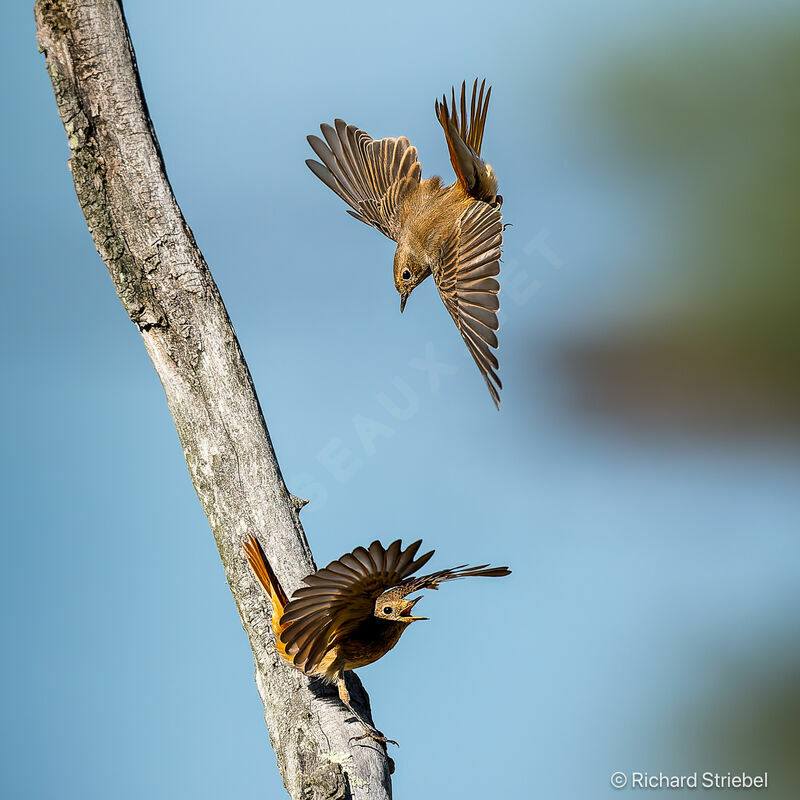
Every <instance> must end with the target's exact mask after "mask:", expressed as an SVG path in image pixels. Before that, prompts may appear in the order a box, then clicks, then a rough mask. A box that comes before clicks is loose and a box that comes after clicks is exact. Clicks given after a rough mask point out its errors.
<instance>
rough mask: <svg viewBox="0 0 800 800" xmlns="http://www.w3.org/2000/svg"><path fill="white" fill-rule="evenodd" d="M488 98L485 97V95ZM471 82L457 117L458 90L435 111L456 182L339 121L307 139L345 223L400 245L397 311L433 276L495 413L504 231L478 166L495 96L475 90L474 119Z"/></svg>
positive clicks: (315, 167) (487, 174)
mask: <svg viewBox="0 0 800 800" xmlns="http://www.w3.org/2000/svg"><path fill="white" fill-rule="evenodd" d="M484 90H485V91H484ZM466 91H467V89H466V82H465V83H462V84H461V98H460V113H459V109H458V107H457V105H456V93H455V88H453V90H452V92H451V103H450V106H448V103H447V98H446V97H445V96H444V95H443V96H442V100H441V102H439V101H438V100H437V101H436V103H435V105H434V109H435V112H436V118H437V119H438V120H439V123H440V124H441V126H442V128H443V129H444V137H445V140H446V141H447V149H448V151H449V153H450V162H451V163H452V165H453V169H454V170H455V173H456V180H455V181H454V182H453V183H451V184H450V185H449V186H445V185H444V183H443V181H442V179H441V178H440V177H439V176H438V175H434V176H433V177H431V178H427V179H426V180H423V179H422V167H421V166H420V163H419V161H418V160H417V148H416V147H412V146H411V144H410V143H409V141H408V139H407V138H406V137H405V136H400V137H398V138H386V139H373V138H372V137H371V136H369V134H367V133H365V132H364V131H362V130H360V129H359V128H356V127H355V125H348V124H347V123H345V122H344V121H343V120H341V119H337V120H335V121H334V124H333V126H331V125H328V124H323V125H321V126H320V130H321V131H322V136H323V139H320V138H319V136H309V137H308V142H309V144H310V145H311V149H312V150H313V151H314V153H315V154H316V155H317V157H318V158H319V159H320V161H321V162H322V163H320V161H315V160H314V159H308V160H307V161H306V164H308V166H309V168H310V169H311V171H312V172H313V173H314V174H315V175H316V176H317V177H318V178H319V179H320V180H321V181H322V182H323V183H324V184H325V185H326V186H328V187H329V188H330V189H332V190H333V191H334V192H336V194H338V195H339V197H341V198H342V200H344V201H345V203H347V204H348V205H349V206H350V209H348V212H347V213H348V214H351V215H352V216H354V217H355V218H356V219H358V220H361V222H365V223H366V224H367V225H371V226H372V227H374V228H377V229H378V230H379V231H380V232H381V233H383V234H385V235H386V236H388V237H389V238H390V239H393V240H394V241H395V242H397V250H396V251H395V255H394V285H395V288H396V289H397V291H398V293H399V294H400V311H401V312H402V311H403V309H404V308H405V305H406V301H407V300H408V297H409V295H410V294H411V292H412V291H413V290H414V289H415V288H416V287H417V286H418V285H419V284H420V283H422V281H424V280H425V278H427V277H428V275H433V280H434V282H435V283H436V288H437V289H438V290H439V294H440V295H441V298H442V301H443V302H444V305H445V308H447V310H448V311H449V312H450V316H451V317H452V318H453V321H454V322H455V324H456V327H457V328H458V330H459V332H460V333H461V336H462V337H463V338H464V341H465V342H466V345H467V347H468V348H469V351H470V353H471V354H472V357H473V358H474V359H475V363H476V364H477V365H478V369H480V371H481V375H483V378H484V380H485V381H486V385H487V386H488V387H489V393H490V394H491V396H492V400H493V401H494V404H495V406H497V407H498V408H499V407H500V392H499V390H500V389H501V388H502V383H501V382H500V378H499V377H498V375H497V369H498V362H497V357H496V356H495V354H494V352H493V351H492V348H496V347H497V334H496V333H495V331H496V330H497V327H498V323H497V311H498V309H499V308H500V303H499V301H498V298H497V293H498V291H499V290H500V285H499V283H498V282H497V280H496V277H497V276H498V275H499V274H500V253H501V246H502V243H503V222H502V219H503V218H502V214H501V213H500V206H501V205H502V202H503V198H502V197H501V196H500V195H499V194H497V177H496V176H495V173H494V170H493V169H492V167H491V166H490V165H489V164H487V163H486V162H485V161H483V160H482V159H481V145H482V144H483V128H484V125H485V124H486V112H487V110H488V107H489V97H490V95H491V93H492V89H491V87H489V88H488V89H486V81H485V80H484V81H482V82H481V85H480V90H478V81H477V79H476V80H475V83H474V84H473V86H472V96H471V99H470V104H469V114H467V97H466Z"/></svg>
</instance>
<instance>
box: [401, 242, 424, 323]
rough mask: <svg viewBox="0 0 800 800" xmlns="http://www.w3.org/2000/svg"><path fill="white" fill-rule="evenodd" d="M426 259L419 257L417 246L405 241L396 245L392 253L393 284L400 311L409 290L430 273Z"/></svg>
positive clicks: (404, 305) (409, 292) (403, 306)
mask: <svg viewBox="0 0 800 800" xmlns="http://www.w3.org/2000/svg"><path fill="white" fill-rule="evenodd" d="M430 273H431V269H430V266H429V265H428V263H427V259H425V258H424V257H420V255H419V253H418V248H415V247H412V246H411V245H409V244H408V243H406V242H401V243H400V244H398V245H397V250H396V251H395V254H394V286H395V289H397V293H398V294H399V295H400V313H401V314H402V313H403V309H404V308H405V307H406V301H407V300H408V296H409V295H410V294H411V292H412V291H413V290H414V289H415V288H416V287H417V286H418V285H419V284H420V283H421V282H422V281H423V280H424V279H425V278H427V277H428V275H430Z"/></svg>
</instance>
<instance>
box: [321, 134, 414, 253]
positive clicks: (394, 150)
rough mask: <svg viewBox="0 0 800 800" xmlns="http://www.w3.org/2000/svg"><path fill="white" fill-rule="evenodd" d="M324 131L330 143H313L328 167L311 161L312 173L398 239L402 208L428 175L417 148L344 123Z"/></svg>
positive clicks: (358, 215)
mask: <svg viewBox="0 0 800 800" xmlns="http://www.w3.org/2000/svg"><path fill="white" fill-rule="evenodd" d="M320 130H321V131H322V135H323V136H324V137H325V140H324V141H323V140H322V139H320V138H319V136H309V137H308V143H309V144H310V145H311V149H312V150H313V151H314V153H315V154H316V155H317V157H318V158H319V159H320V161H322V163H321V164H320V162H319V161H314V159H313V158H309V159H307V160H306V164H307V165H308V167H309V169H310V170H311V171H312V172H313V173H314V174H315V175H316V176H317V177H318V178H319V179H320V180H321V181H322V182H323V183H324V184H325V185H326V186H327V187H328V188H330V189H332V190H333V191H334V192H336V194H338V195H339V197H341V198H342V200H344V201H345V203H347V204H348V205H349V206H350V208H352V209H353V210H352V211H348V212H347V213H348V214H351V215H352V216H354V217H355V218H356V219H359V220H361V221H362V222H366V223H367V225H372V226H373V227H374V228H377V229H378V230H379V231H380V232H381V233H383V234H385V235H386V236H388V237H389V238H390V239H394V240H395V241H397V238H398V236H399V234H400V230H401V229H400V225H399V220H398V216H397V208H398V204H399V202H400V200H401V199H402V197H403V196H404V195H405V193H406V192H408V191H410V190H412V189H413V188H414V187H415V186H417V185H418V184H419V182H420V178H421V177H422V167H421V166H420V163H419V161H418V160H417V148H416V147H412V146H411V144H410V143H409V141H408V139H406V137H405V136H400V137H399V138H396V139H395V138H387V139H378V140H375V139H373V138H372V137H371V136H370V135H369V134H367V133H365V132H364V131H362V130H360V129H359V128H356V127H355V125H347V124H346V123H345V122H344V120H341V119H337V120H334V124H333V127H331V126H330V125H328V124H323V125H320Z"/></svg>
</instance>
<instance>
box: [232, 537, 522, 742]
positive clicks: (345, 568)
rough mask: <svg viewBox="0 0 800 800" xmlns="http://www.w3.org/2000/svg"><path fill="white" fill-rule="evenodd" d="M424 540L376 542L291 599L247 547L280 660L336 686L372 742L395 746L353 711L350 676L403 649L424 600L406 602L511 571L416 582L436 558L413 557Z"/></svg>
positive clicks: (255, 548)
mask: <svg viewBox="0 0 800 800" xmlns="http://www.w3.org/2000/svg"><path fill="white" fill-rule="evenodd" d="M421 544H422V541H421V540H420V541H416V542H414V543H413V544H411V545H409V546H408V547H407V548H406V549H405V550H403V549H402V545H401V542H400V540H399V539H398V540H397V541H395V542H392V543H391V544H390V545H389V547H386V548H384V546H383V545H382V544H381V543H380V542H377V541H376V542H373V543H372V544H371V545H370V546H369V548H364V547H357V548H356V549H355V550H353V552H352V553H345V555H343V556H342V557H341V558H339V559H337V560H336V561H331V563H330V564H328V566H327V567H325V568H323V569H318V570H317V571H316V572H314V573H313V574H311V575H309V576H308V577H306V578H304V579H303V580H304V583H305V584H306V585H305V586H303V587H301V588H300V589H298V590H297V591H296V592H295V593H294V594H293V595H292V599H291V600H289V599H288V598H287V596H286V593H285V592H284V591H283V589H282V588H281V585H280V583H279V581H278V579H277V577H276V576H275V573H274V572H273V570H272V567H271V566H270V564H269V561H267V558H266V556H265V555H264V551H263V550H262V549H261V545H260V544H259V542H258V540H257V539H256V538H255V536H253V535H252V534H251V535H250V536H249V537H248V539H247V541H246V542H245V543H244V545H243V549H244V553H245V555H246V556H247V560H248V561H249V562H250V566H251V567H252V569H253V572H254V573H255V576H256V578H257V579H258V581H259V583H260V584H261V586H262V587H263V589H264V591H265V592H266V593H267V595H268V596H269V598H270V599H271V601H272V630H273V632H274V634H275V639H276V643H275V647H276V649H277V651H278V654H279V655H280V656H281V657H282V658H283V659H285V660H286V661H288V662H289V663H290V664H291V665H292V666H293V667H295V668H297V669H299V670H300V671H301V672H304V673H305V674H306V675H309V676H311V677H314V678H320V679H321V680H323V681H325V682H326V683H331V684H333V683H335V684H336V686H337V688H338V690H339V697H340V698H341V701H342V702H343V703H344V705H345V706H346V707H347V709H348V711H350V713H351V714H353V716H354V717H356V719H357V720H358V721H359V722H360V723H361V724H362V725H363V726H364V729H365V731H366V733H365V734H364V735H363V736H359V737H357V738H358V739H364V738H367V737H368V738H370V739H375V740H376V741H380V742H391V743H392V744H397V742H395V741H393V740H392V739H387V738H386V737H385V736H384V735H383V734H382V733H381V732H380V731H378V730H376V729H375V728H374V727H372V725H370V724H369V723H368V722H366V720H364V719H362V717H361V716H360V715H359V714H358V713H357V712H356V711H355V710H354V709H353V707H352V706H351V705H350V694H349V693H348V691H347V687H346V686H345V682H344V673H345V672H346V671H347V670H351V669H356V668H357V667H363V666H365V665H366V664H371V663H372V662H373V661H377V660H378V659H379V658H380V657H381V656H383V655H385V654H386V653H388V652H389V651H390V650H391V649H392V648H393V647H394V646H395V645H396V644H397V642H398V640H399V639H400V637H401V636H402V634H403V632H404V631H405V630H406V629H407V628H408V626H409V625H410V624H411V623H412V622H416V621H418V620H422V619H427V617H415V616H412V614H411V609H412V608H413V607H414V605H415V604H416V603H417V601H418V600H419V599H420V598H419V597H416V598H414V599H412V600H409V599H407V598H408V595H409V594H411V593H412V592H416V591H420V590H422V589H438V588H439V584H440V583H443V582H444V581H452V580H455V579H456V578H470V577H476V576H484V577H490V578H496V577H501V576H503V575H509V574H510V573H511V570H509V569H508V567H490V566H489V565H488V564H481V565H480V566H478V567H469V566H467V565H466V564H463V565H461V566H459V567H452V568H451V569H443V570H439V572H434V573H432V574H430V575H422V576H418V577H411V576H412V573H414V572H416V571H417V570H418V569H420V568H421V567H422V566H424V565H425V564H426V563H427V562H428V560H429V559H430V557H431V556H432V555H433V552H434V551H433V550H431V551H430V552H429V553H425V554H423V555H421V556H419V558H416V555H417V551H418V550H419V546H420V545H421Z"/></svg>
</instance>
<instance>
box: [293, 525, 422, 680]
mask: <svg viewBox="0 0 800 800" xmlns="http://www.w3.org/2000/svg"><path fill="white" fill-rule="evenodd" d="M421 543H422V542H421V541H417V542H414V543H413V544H411V545H409V546H408V547H407V548H406V549H405V550H403V549H402V545H401V543H400V540H397V541H395V542H392V544H390V545H389V547H387V548H384V547H383V545H382V544H381V543H380V542H373V543H372V544H371V545H370V546H369V548H364V547H357V548H356V549H355V550H353V552H352V553H346V554H345V555H343V556H342V557H341V558H339V559H337V560H336V561H332V562H331V563H330V564H328V566H327V567H324V568H323V569H320V570H317V571H316V572H315V573H313V574H312V575H309V576H308V577H307V578H305V583H306V586H304V587H302V588H300V589H298V590H297V591H296V592H295V593H294V594H293V595H292V599H291V600H290V601H289V602H288V603H287V604H286V607H285V609H284V613H283V616H282V617H281V626H282V627H283V630H282V631H281V635H280V638H281V642H283V643H284V645H285V646H286V652H287V654H288V655H289V657H290V658H291V660H292V663H293V664H294V665H295V666H296V667H298V668H299V669H301V670H302V671H303V672H306V673H308V674H311V673H313V672H314V669H315V667H316V666H317V665H318V664H319V663H320V661H321V660H322V658H323V657H324V656H325V654H326V652H327V651H328V650H329V649H330V647H331V646H333V645H334V644H336V642H337V641H338V640H340V638H346V637H347V635H348V634H350V633H351V632H352V631H353V630H355V629H356V627H358V625H359V624H360V623H361V622H363V621H364V620H365V619H368V618H369V617H370V616H372V614H373V612H374V606H375V600H376V599H377V598H378V597H379V596H380V595H381V594H382V593H383V592H384V591H386V590H387V589H389V588H391V587H392V586H397V585H398V584H400V583H402V582H403V581H404V580H405V579H406V578H407V577H408V576H409V575H411V574H412V573H414V572H416V571H417V570H418V569H420V567H422V566H423V565H424V564H426V563H427V562H428V559H430V557H431V556H432V555H433V551H431V552H429V553H424V554H423V555H421V556H420V557H419V558H416V555H417V550H419V546H420V544H421Z"/></svg>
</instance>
